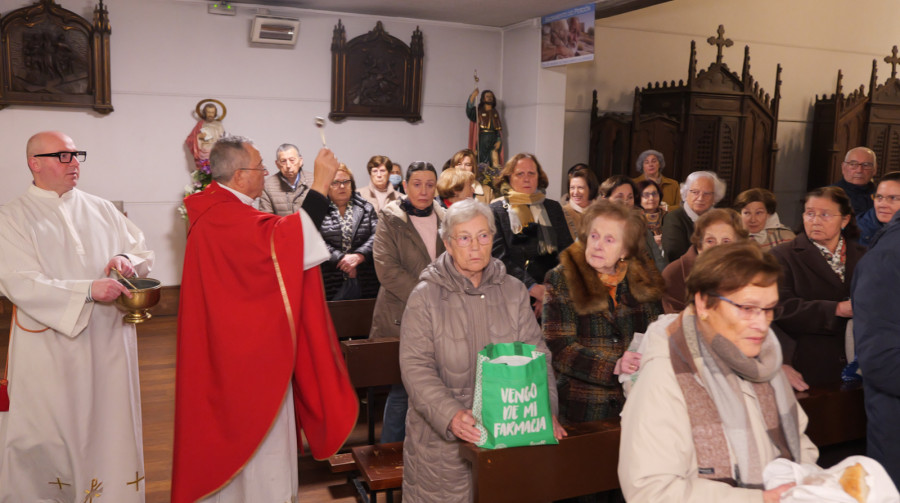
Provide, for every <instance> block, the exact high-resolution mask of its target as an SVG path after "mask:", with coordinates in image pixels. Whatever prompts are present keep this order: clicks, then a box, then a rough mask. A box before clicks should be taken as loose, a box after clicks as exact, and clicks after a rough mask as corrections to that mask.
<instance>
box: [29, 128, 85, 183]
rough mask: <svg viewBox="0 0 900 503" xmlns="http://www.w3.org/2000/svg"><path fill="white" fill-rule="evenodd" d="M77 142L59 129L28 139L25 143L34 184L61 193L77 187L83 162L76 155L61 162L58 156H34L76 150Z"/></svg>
mask: <svg viewBox="0 0 900 503" xmlns="http://www.w3.org/2000/svg"><path fill="white" fill-rule="evenodd" d="M77 150H78V149H77V148H76V147H75V142H74V141H72V139H71V138H69V137H68V136H67V135H65V134H63V133H60V132H59V131H43V132H40V133H37V134H36V135H34V136H32V137H31V138H29V139H28V143H27V144H26V145H25V153H26V154H27V156H28V158H27V162H28V169H30V170H31V176H33V177H34V184H35V185H36V186H37V187H39V188H41V189H44V190H52V191H54V192H56V193H57V194H59V195H63V194H65V193H66V192H68V191H70V190H72V189H74V188H75V185H77V184H78V177H79V175H80V173H81V163H80V162H78V159H76V158H75V157H73V158H72V161H71V162H61V161H60V160H59V158H58V157H34V156H36V155H39V154H52V153H54V152H75V151H77Z"/></svg>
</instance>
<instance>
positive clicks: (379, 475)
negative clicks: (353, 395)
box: [341, 337, 403, 502]
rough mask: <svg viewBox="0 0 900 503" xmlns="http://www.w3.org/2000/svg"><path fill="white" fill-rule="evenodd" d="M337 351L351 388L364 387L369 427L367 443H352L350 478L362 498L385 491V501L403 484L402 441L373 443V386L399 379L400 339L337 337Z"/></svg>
mask: <svg viewBox="0 0 900 503" xmlns="http://www.w3.org/2000/svg"><path fill="white" fill-rule="evenodd" d="M341 351H342V352H343V353H344V360H345V361H346V362H347V372H348V373H349V374H350V382H351V383H353V386H354V387H355V388H365V389H366V401H367V402H368V403H367V404H366V415H367V422H368V427H369V445H366V446H359V447H353V449H352V453H353V461H354V462H355V468H356V469H357V470H359V473H360V476H359V477H353V478H351V482H352V483H353V485H354V486H355V487H356V489H357V491H358V492H359V495H360V498H361V499H362V500H363V502H367V501H369V499H371V500H372V501H374V500H375V499H376V498H377V493H378V492H380V491H387V499H388V501H392V500H393V495H392V491H393V490H395V489H400V487H401V486H402V485H403V442H396V443H392V444H376V443H375V418H374V414H375V396H374V393H373V389H374V388H375V387H378V386H386V385H390V384H396V383H399V382H401V379H400V357H399V351H400V339H399V338H396V337H392V338H384V339H374V340H373V339H359V340H344V341H341Z"/></svg>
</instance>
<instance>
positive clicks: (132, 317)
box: [116, 278, 160, 323]
mask: <svg viewBox="0 0 900 503" xmlns="http://www.w3.org/2000/svg"><path fill="white" fill-rule="evenodd" d="M128 281H130V282H131V284H132V285H134V288H131V286H129V285H128V283H127V282H126V281H125V280H122V279H120V280H119V283H121V284H122V286H124V287H125V288H127V289H128V290H129V291H130V292H131V298H130V299H129V298H128V297H127V296H126V295H125V294H124V293H123V294H122V295H119V297H118V298H117V299H116V304H118V305H119V306H120V307H121V308H123V309H124V310H125V311H128V314H126V315H125V316H124V318H123V320H125V322H126V323H143V322H145V321H147V320H149V319H150V318H151V317H152V315H151V314H150V308H151V307H153V306H155V305H157V304H159V287H160V285H159V280H156V279H152V278H133V279H130V280H128Z"/></svg>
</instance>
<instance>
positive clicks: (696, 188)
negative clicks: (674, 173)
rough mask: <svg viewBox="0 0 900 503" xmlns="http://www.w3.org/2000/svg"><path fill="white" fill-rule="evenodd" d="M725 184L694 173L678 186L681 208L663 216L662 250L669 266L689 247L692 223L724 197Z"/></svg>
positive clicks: (709, 175) (711, 176) (708, 174)
mask: <svg viewBox="0 0 900 503" xmlns="http://www.w3.org/2000/svg"><path fill="white" fill-rule="evenodd" d="M725 189H726V185H725V182H723V181H722V179H721V178H719V177H718V176H717V175H716V174H715V173H713V172H712V171H694V172H693V173H691V174H690V175H688V177H687V179H686V180H685V181H684V183H683V184H681V197H682V199H683V200H684V206H682V207H681V208H678V209H677V210H675V211H670V212H669V213H668V214H666V218H665V219H664V220H663V226H662V247H663V251H664V252H665V256H666V259H668V260H669V263H672V262H674V261H675V260H678V258H680V257H681V256H682V255H684V254H685V252H687V251H688V248H690V247H691V235H692V234H693V233H694V222H696V221H697V219H698V218H700V215H702V214H704V213H706V212H707V211H709V209H710V208H712V207H713V206H714V205H715V204H716V203H718V202H719V201H721V200H722V199H723V198H724V197H725Z"/></svg>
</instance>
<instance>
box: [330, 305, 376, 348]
mask: <svg viewBox="0 0 900 503" xmlns="http://www.w3.org/2000/svg"><path fill="white" fill-rule="evenodd" d="M328 311H329V312H330V313H331V322H332V323H333V324H334V331H335V332H336V333H337V336H338V339H341V340H343V339H350V338H353V339H365V338H366V337H368V336H369V330H370V329H371V328H372V315H373V314H374V312H375V299H359V300H332V301H330V302H328Z"/></svg>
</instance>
